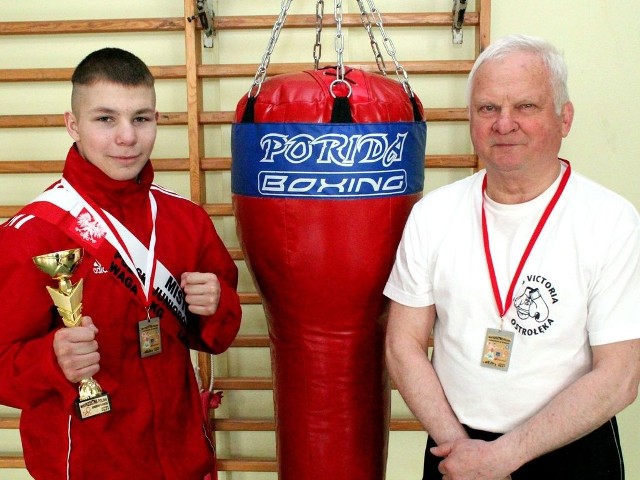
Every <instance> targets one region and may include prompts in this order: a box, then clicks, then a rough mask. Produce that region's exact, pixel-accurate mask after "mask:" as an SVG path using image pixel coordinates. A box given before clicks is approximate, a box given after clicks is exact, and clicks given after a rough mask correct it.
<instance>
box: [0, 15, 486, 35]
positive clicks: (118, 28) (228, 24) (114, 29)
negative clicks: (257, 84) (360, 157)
mask: <svg viewBox="0 0 640 480" xmlns="http://www.w3.org/2000/svg"><path fill="white" fill-rule="evenodd" d="M277 13H278V12H274V15H247V16H231V15H229V16H216V17H215V19H214V28H215V29H216V30H247V29H256V28H262V29H268V28H273V25H274V23H275V20H276V16H275V14H277ZM381 15H382V20H383V22H384V25H385V26H387V27H393V26H397V27H400V26H402V27H421V26H422V27H441V26H451V24H452V22H453V16H452V14H451V13H448V12H442V13H440V12H428V13H384V12H382V14H381ZM464 23H465V26H477V25H478V24H479V15H478V14H477V13H476V12H467V13H466V14H465V18H464ZM332 25H335V18H334V16H332V15H328V14H327V15H325V16H324V18H323V26H332ZM197 26H198V27H200V25H197ZM342 26H343V27H361V26H362V20H361V18H360V14H356V13H348V14H345V15H343V16H342ZM315 27H316V17H315V15H288V16H287V19H286V21H285V23H284V28H315ZM184 28H185V19H184V18H183V17H167V18H130V19H113V20H110V19H99V20H95V19H91V20H57V21H39V22H1V23H0V35H53V34H77V33H122V32H157V31H164V32H176V31H181V30H184ZM376 33H377V32H376ZM380 42H382V40H380Z"/></svg>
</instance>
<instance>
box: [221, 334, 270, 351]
mask: <svg viewBox="0 0 640 480" xmlns="http://www.w3.org/2000/svg"><path fill="white" fill-rule="evenodd" d="M270 345H271V343H270V342H269V337H268V336H266V335H238V336H237V337H236V338H235V340H234V341H233V343H232V344H231V346H232V347H236V348H251V347H257V348H268V347H269V346H270Z"/></svg>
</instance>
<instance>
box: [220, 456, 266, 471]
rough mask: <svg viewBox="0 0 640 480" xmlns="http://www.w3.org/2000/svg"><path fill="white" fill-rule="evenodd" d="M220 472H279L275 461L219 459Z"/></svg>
mask: <svg viewBox="0 0 640 480" xmlns="http://www.w3.org/2000/svg"><path fill="white" fill-rule="evenodd" d="M218 470H219V471H221V472H277V471H278V468H277V465H276V461H275V460H269V459H257V458H253V459H239V458H218Z"/></svg>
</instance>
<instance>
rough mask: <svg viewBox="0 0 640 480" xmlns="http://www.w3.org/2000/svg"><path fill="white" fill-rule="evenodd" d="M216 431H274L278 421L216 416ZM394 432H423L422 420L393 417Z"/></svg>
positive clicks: (213, 425)
mask: <svg viewBox="0 0 640 480" xmlns="http://www.w3.org/2000/svg"><path fill="white" fill-rule="evenodd" d="M212 427H213V430H214V431H216V432H273V431H275V429H276V422H275V420H274V419H272V418H264V419H263V418H216V419H212ZM389 430H390V431H392V432H421V431H423V430H424V429H423V428H422V425H420V422H418V421H417V420H416V419H413V418H406V419H405V418H401V419H400V418H398V419H394V418H392V419H391V420H390V422H389Z"/></svg>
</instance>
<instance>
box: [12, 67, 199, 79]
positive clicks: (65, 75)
mask: <svg viewBox="0 0 640 480" xmlns="http://www.w3.org/2000/svg"><path fill="white" fill-rule="evenodd" d="M74 69H75V67H58V68H5V69H0V82H69V81H71V75H73V71H74ZM149 70H150V71H151V73H152V74H153V76H154V77H155V79H156V80H175V79H179V78H185V77H186V76H187V68H186V67H185V66H184V65H159V66H149Z"/></svg>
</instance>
